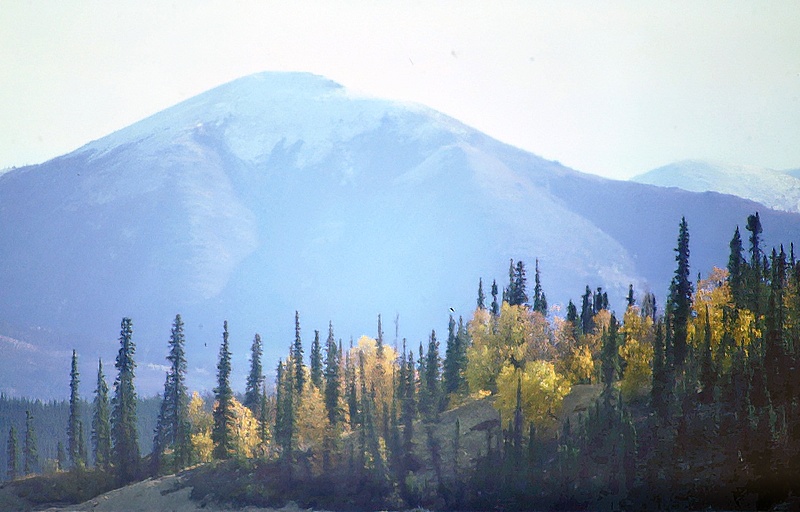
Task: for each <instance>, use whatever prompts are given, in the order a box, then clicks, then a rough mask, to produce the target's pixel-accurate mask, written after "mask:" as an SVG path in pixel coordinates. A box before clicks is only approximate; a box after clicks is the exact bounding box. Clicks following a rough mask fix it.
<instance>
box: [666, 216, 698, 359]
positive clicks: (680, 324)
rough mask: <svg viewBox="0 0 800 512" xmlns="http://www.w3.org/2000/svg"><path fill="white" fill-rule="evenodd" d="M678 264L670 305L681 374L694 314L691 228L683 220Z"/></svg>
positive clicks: (683, 219) (677, 254) (677, 251)
mask: <svg viewBox="0 0 800 512" xmlns="http://www.w3.org/2000/svg"><path fill="white" fill-rule="evenodd" d="M675 253H676V255H675V261H676V262H677V263H678V266H677V268H676V269H675V275H674V276H673V278H672V283H671V284H670V295H669V303H670V306H671V312H672V335H673V344H674V358H675V359H674V367H675V369H676V371H678V372H680V371H681V369H682V368H683V364H684V361H685V360H686V352H687V337H688V328H689V318H690V316H691V314H692V292H693V287H692V282H691V280H690V279H689V227H688V225H687V224H686V218H685V217H684V218H681V223H680V228H679V233H678V246H677V247H676V248H675Z"/></svg>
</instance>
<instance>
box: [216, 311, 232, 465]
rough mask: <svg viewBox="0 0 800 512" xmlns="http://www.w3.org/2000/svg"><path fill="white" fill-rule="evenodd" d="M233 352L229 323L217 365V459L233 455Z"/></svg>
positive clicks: (223, 333) (224, 325)
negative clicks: (229, 337)
mask: <svg viewBox="0 0 800 512" xmlns="http://www.w3.org/2000/svg"><path fill="white" fill-rule="evenodd" d="M230 378H231V351H230V342H229V341H228V321H227V320H226V321H225V322H224V323H223V329H222V345H221V346H220V349H219V362H218V363H217V387H215V388H214V396H215V398H216V405H215V407H214V414H213V416H214V427H213V429H212V430H211V440H212V441H213V442H214V450H213V456H214V458H215V459H223V460H224V459H227V458H228V457H230V456H231V454H232V453H233V422H234V421H235V418H234V416H233V409H232V405H233V404H232V400H233V390H232V389H231V383H230Z"/></svg>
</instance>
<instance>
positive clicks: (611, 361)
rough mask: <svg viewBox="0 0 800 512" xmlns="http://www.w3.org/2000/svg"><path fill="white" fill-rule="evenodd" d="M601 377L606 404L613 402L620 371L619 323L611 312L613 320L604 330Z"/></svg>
mask: <svg viewBox="0 0 800 512" xmlns="http://www.w3.org/2000/svg"><path fill="white" fill-rule="evenodd" d="M600 363H601V378H602V381H603V396H604V398H605V402H606V405H610V404H611V398H612V397H613V394H614V389H613V386H614V382H615V381H616V380H617V375H618V373H619V324H618V323H617V318H616V316H614V314H613V313H612V314H611V321H610V322H609V325H608V330H606V331H604V332H603V346H602V349H601V351H600Z"/></svg>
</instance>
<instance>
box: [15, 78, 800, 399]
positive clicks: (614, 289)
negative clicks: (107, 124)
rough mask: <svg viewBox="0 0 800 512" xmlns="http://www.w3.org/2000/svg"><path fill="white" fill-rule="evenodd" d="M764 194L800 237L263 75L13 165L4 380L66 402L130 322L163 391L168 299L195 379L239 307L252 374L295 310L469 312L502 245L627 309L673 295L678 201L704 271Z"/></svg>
mask: <svg viewBox="0 0 800 512" xmlns="http://www.w3.org/2000/svg"><path fill="white" fill-rule="evenodd" d="M756 210H761V219H762V222H763V225H764V231H765V234H766V238H765V245H768V246H771V245H775V244H778V243H788V242H790V241H793V240H800V215H797V214H789V213H785V212H776V211H770V210H767V209H764V208H763V207H762V206H761V205H759V204H757V203H754V202H750V201H746V200H742V199H739V198H735V197H731V196H723V195H719V194H711V193H704V194H697V193H689V192H685V191H681V190H675V189H663V188H659V187H653V186H648V185H643V184H638V183H631V182H620V181H612V180H606V179H602V178H598V177H596V176H591V175H587V174H583V173H580V172H577V171H575V170H572V169H568V168H565V167H564V166H562V165H560V164H559V163H558V162H553V161H547V160H544V159H542V158H540V157H537V156H535V155H533V154H530V153H527V152H524V151H521V150H519V149H516V148H513V147H510V146H508V145H505V144H503V143H501V142H498V141H496V140H493V139H491V138H489V137H488V136H486V135H484V134H482V133H480V132H478V131H476V130H473V129H471V128H469V127H468V126H465V125H463V124H461V123H459V122H458V121H456V120H454V119H451V118H448V117H446V116H444V115H442V114H440V113H437V112H435V111H432V110H430V109H428V108H425V107H422V106H418V105H406V104H398V103H393V102H388V101H384V100H380V99H375V98H365V97H361V96H357V95H355V94H353V93H351V92H350V91H348V90H347V89H346V88H344V87H342V86H340V85H338V84H336V83H334V82H331V81H329V80H326V79H324V78H322V77H318V76H314V75H309V74H295V73H262V74H257V75H253V76H249V77H245V78H242V79H239V80H236V81H234V82H231V83H229V84H226V85H223V86H220V87H218V88H216V89H213V90H211V91H208V92H206V93H203V94H201V95H199V96H196V97H194V98H192V99H190V100H187V101H185V102H183V103H181V104H179V105H176V106H174V107H172V108H170V109H167V110H165V111H163V112H161V113H158V114H156V115H154V116H152V117H150V118H148V119H145V120H143V121H141V122H139V123H136V124H134V125H132V126H129V127H127V128H124V129H122V130H120V131H118V132H115V133H113V134H110V135H109V136H107V137H104V138H102V139H99V140H97V141H94V142H91V143H89V144H87V145H86V146H84V147H82V148H80V149H78V150H76V151H74V152H72V153H70V154H67V155H64V156H62V157H59V158H56V159H54V160H51V161H49V162H46V163H43V164H41V165H36V166H29V167H23V168H18V169H14V170H11V171H9V172H7V173H4V174H2V175H0V239H2V240H3V242H4V243H3V244H0V282H2V283H3V293H2V294H0V335H3V336H4V338H0V342H1V343H4V344H5V345H8V346H11V345H13V350H9V351H8V352H7V353H8V354H9V357H4V358H3V359H2V361H0V390H1V391H3V392H6V393H10V394H14V395H21V394H25V395H30V394H35V395H37V396H41V397H43V398H48V397H59V398H62V397H64V396H66V393H67V390H66V382H67V379H66V376H67V375H68V373H69V360H68V358H67V357H63V354H65V353H68V352H69V349H71V348H76V349H77V350H78V353H79V357H80V362H81V372H82V373H83V374H84V375H92V374H93V372H94V368H95V365H96V361H97V358H98V357H102V358H103V359H104V361H105V362H106V365H107V366H108V365H109V364H110V362H111V361H112V360H113V357H114V354H115V353H116V349H117V344H116V339H117V337H118V333H119V324H120V319H121V318H122V317H123V316H129V317H132V318H133V323H134V340H135V342H136V343H137V363H138V368H137V387H138V388H139V389H140V392H141V393H142V394H143V395H149V394H154V393H156V392H158V391H159V390H160V389H161V387H162V385H163V379H164V372H163V368H164V367H163V365H164V356H165V351H166V340H167V338H168V336H169V328H170V324H171V321H172V319H173V318H174V315H175V314H176V313H181V314H182V316H183V318H184V321H185V322H186V333H187V340H188V342H187V352H188V357H189V362H190V372H189V375H188V379H189V386H190V387H191V388H193V389H209V388H210V387H211V386H212V383H211V377H212V376H213V375H214V372H215V361H216V356H217V349H218V346H219V342H220V339H221V330H222V322H223V320H225V319H227V320H228V321H229V324H230V331H231V340H232V350H233V354H234V359H233V366H234V381H233V385H234V387H235V388H237V389H242V388H243V383H244V372H243V371H242V369H243V368H246V365H247V356H246V354H247V347H248V346H249V343H250V340H252V338H253V335H254V333H255V332H259V333H260V334H261V335H262V337H263V338H264V340H265V356H266V360H265V366H266V367H267V368H269V369H273V368H274V367H275V365H276V364H277V359H278V357H281V356H282V355H283V354H284V352H285V350H286V348H287V347H288V344H289V342H290V341H291V339H292V337H293V331H292V329H293V322H292V320H293V314H294V311H295V310H298V311H299V312H300V319H301V323H302V326H303V336H304V339H305V340H306V342H308V340H309V339H310V338H311V337H312V336H313V331H314V330H317V329H318V330H324V329H325V327H326V326H327V325H328V321H329V320H330V321H332V322H333V325H334V328H335V332H336V335H337V337H340V338H343V339H345V340H347V339H348V338H349V337H351V336H352V337H355V338H357V337H358V336H359V335H360V334H363V333H373V331H374V329H375V327H374V326H375V321H376V317H377V315H378V314H382V315H383V318H384V321H385V322H384V326H385V330H386V331H387V334H388V337H389V338H390V339H394V338H395V334H396V337H397V338H398V340H400V339H402V338H408V339H409V341H411V342H412V344H413V343H415V342H417V341H419V340H421V339H425V338H426V337H427V335H428V334H429V333H430V330H431V329H432V328H434V329H436V330H437V332H442V331H444V330H445V328H446V322H447V317H448V314H449V311H450V308H453V310H454V311H455V312H456V315H461V316H464V318H465V320H466V319H468V318H469V317H470V315H471V313H472V310H473V308H474V305H475V299H474V297H475V296H476V290H477V283H478V279H479V278H481V277H482V278H483V279H484V283H485V284H486V285H487V288H488V284H489V283H490V282H491V280H492V279H497V281H498V285H499V286H501V288H502V286H504V285H505V284H506V276H507V266H508V260H509V259H510V258H513V259H514V260H520V259H521V260H525V261H526V262H528V263H529V265H531V266H532V263H533V261H534V260H535V259H536V258H538V259H539V264H540V268H541V271H542V281H543V285H544V289H545V292H546V293H547V297H548V300H549V301H550V303H551V304H553V305H558V304H561V305H562V307H563V305H564V304H566V302H567V300H569V299H570V298H572V299H573V300H578V297H579V296H580V294H581V293H582V292H583V290H584V287H585V286H586V285H587V284H588V285H589V286H591V287H592V288H593V289H594V288H596V287H598V286H602V287H603V288H604V289H605V290H607V291H608V294H609V299H610V301H611V305H612V307H616V308H619V307H621V305H622V303H623V299H624V297H625V295H626V293H627V288H628V285H629V284H630V283H632V284H634V286H635V287H636V289H637V290H639V291H642V292H643V291H645V290H652V291H653V292H655V293H656V294H657V295H658V296H659V297H660V298H662V297H663V294H664V293H665V292H666V290H667V287H668V283H669V280H670V278H671V273H672V269H673V261H674V256H673V246H674V241H675V238H676V235H677V226H678V223H679V221H680V218H681V216H684V215H685V216H686V218H687V220H688V222H689V227H690V231H691V235H692V237H693V238H692V239H693V240H696V241H698V243H697V244H694V245H693V246H692V260H691V262H692V271H693V272H708V271H709V270H710V269H711V268H712V266H714V265H718V266H720V265H724V263H725V262H726V261H727V257H728V254H727V252H728V242H729V240H730V237H731V235H732V233H733V230H734V228H735V227H736V225H737V224H740V223H742V222H743V219H746V217H747V215H748V214H750V213H752V212H754V211H756ZM659 303H662V304H663V300H660V301H659ZM554 310H555V308H554ZM390 319H397V324H396V325H392V322H391V320H390ZM9 339H11V340H12V341H9ZM9 344H11V345H9ZM32 354H36V356H35V357H34V356H33V355H32ZM42 375H45V376H46V378H41V376H42ZM86 389H88V388H84V391H83V392H84V393H86V392H87V391H86Z"/></svg>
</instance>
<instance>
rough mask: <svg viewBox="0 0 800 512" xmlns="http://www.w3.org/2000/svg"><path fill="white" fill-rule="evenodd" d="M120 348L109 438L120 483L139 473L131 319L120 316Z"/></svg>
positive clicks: (127, 481)
mask: <svg viewBox="0 0 800 512" xmlns="http://www.w3.org/2000/svg"><path fill="white" fill-rule="evenodd" d="M119 342H120V348H119V352H118V353H117V359H116V363H115V364H114V366H115V367H116V369H117V372H118V373H117V378H116V380H115V381H114V398H113V400H112V411H111V441H112V443H113V454H114V462H115V463H116V466H117V475H118V478H119V480H120V482H121V483H123V484H125V483H129V482H131V481H133V480H134V479H135V478H136V477H137V476H138V474H139V458H140V455H139V440H138V435H137V425H136V401H137V396H136V388H135V387H134V384H133V380H134V377H135V374H134V372H135V369H136V363H135V362H134V359H133V357H134V355H135V353H136V345H135V344H134V343H133V322H132V321H131V319H130V318H123V319H122V323H121V326H120V335H119Z"/></svg>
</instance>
